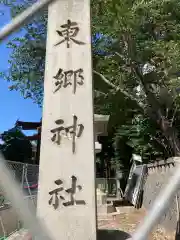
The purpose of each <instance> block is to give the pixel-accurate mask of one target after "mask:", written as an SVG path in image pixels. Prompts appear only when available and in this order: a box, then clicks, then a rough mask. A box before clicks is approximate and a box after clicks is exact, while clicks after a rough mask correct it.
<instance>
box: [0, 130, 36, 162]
mask: <svg viewBox="0 0 180 240" xmlns="http://www.w3.org/2000/svg"><path fill="white" fill-rule="evenodd" d="M0 139H1V140H2V142H3V144H1V146H0V150H1V152H2V153H3V155H4V157H5V159H6V160H10V161H17V162H23V163H32V145H31V142H30V141H29V140H27V139H26V136H25V135H24V134H23V133H22V131H21V130H20V129H19V128H18V127H14V128H11V129H9V130H8V131H5V132H3V133H2V134H1V135H0Z"/></svg>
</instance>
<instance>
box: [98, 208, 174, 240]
mask: <svg viewBox="0 0 180 240" xmlns="http://www.w3.org/2000/svg"><path fill="white" fill-rule="evenodd" d="M145 215H146V213H145V211H144V210H143V209H140V210H136V209H134V208H133V209H132V210H131V211H130V212H123V213H121V214H119V215H117V216H116V217H115V218H114V219H112V218H110V219H108V220H99V221H98V228H99V229H114V230H121V231H123V232H126V233H129V234H132V233H133V232H134V231H135V229H136V228H137V225H138V224H139V223H140V222H141V221H142V220H143V218H144V216H145ZM148 240H175V233H169V232H166V231H165V230H164V229H163V228H161V227H160V226H158V227H157V228H156V229H154V231H152V233H151V235H150V236H149V238H148Z"/></svg>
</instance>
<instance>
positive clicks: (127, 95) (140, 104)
mask: <svg viewBox="0 0 180 240" xmlns="http://www.w3.org/2000/svg"><path fill="white" fill-rule="evenodd" d="M93 72H94V73H95V74H96V75H98V76H99V77H101V79H102V80H103V81H104V82H105V83H106V84H107V85H108V86H109V87H111V88H113V89H114V90H115V91H116V93H117V92H120V93H122V94H123V95H124V96H125V97H127V98H128V99H130V100H132V101H133V102H136V104H137V105H138V106H139V107H140V108H141V109H142V110H143V111H144V104H142V103H140V102H139V101H138V100H137V99H136V98H135V97H133V96H132V95H130V94H129V93H128V92H126V91H124V90H123V89H121V88H120V87H117V86H116V85H115V84H113V83H111V82H110V81H109V80H108V79H107V78H106V77H105V76H104V75H103V74H101V73H99V72H97V71H95V70H93Z"/></svg>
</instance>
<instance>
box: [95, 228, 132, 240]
mask: <svg viewBox="0 0 180 240" xmlns="http://www.w3.org/2000/svg"><path fill="white" fill-rule="evenodd" d="M130 237H131V236H130V235H129V234H128V233H126V232H123V231H119V230H105V229H103V230H101V229H100V230H98V232H97V240H125V239H129V238H130Z"/></svg>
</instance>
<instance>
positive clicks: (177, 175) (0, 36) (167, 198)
mask: <svg viewBox="0 0 180 240" xmlns="http://www.w3.org/2000/svg"><path fill="white" fill-rule="evenodd" d="M59 1H61V0H59ZM52 2H53V0H41V1H38V2H36V3H35V4H33V5H32V6H31V7H30V8H28V9H27V10H25V11H24V12H23V13H22V14H20V15H19V16H17V17H16V18H15V19H14V20H12V22H11V23H10V24H8V25H7V26H5V27H4V28H3V29H2V30H1V31H0V41H2V40H4V39H5V38H6V37H8V36H9V35H10V34H11V33H12V32H14V31H15V30H17V29H19V28H20V27H21V26H22V25H23V24H24V23H26V22H27V21H28V20H30V19H31V18H33V17H34V15H35V14H37V13H38V12H39V11H40V10H41V9H42V8H44V7H45V6H47V5H48V4H50V3H52ZM1 167H2V168H3V165H2V166H1ZM3 170H5V168H4V169H3ZM3 170H2V169H1V176H0V178H1V180H2V182H3V179H2V176H3V177H4V178H5V177H6V176H5V175H3V172H2V171H3ZM18 171H21V172H23V171H24V170H23V167H22V169H21V170H18ZM16 173H17V170H14V174H15V177H17V178H20V177H22V176H24V175H23V174H22V173H18V174H17V175H16ZM7 174H8V172H7ZM8 176H9V179H10V178H11V177H10V175H8ZM9 179H8V178H6V183H7V182H8V181H9ZM23 182H24V180H23ZM179 183H180V166H179V167H177V169H176V171H175V172H174V175H173V176H172V177H171V179H170V180H169V183H168V184H167V186H166V187H165V189H163V191H162V192H161V193H160V195H159V197H157V199H156V201H155V202H154V205H153V206H152V209H151V211H149V214H148V216H146V218H145V219H144V220H143V223H142V224H141V225H140V226H139V227H138V229H137V230H136V231H135V233H134V234H133V236H132V238H133V239H134V240H143V239H147V236H148V234H149V233H150V231H151V229H152V228H153V227H154V226H155V225H156V224H157V223H158V221H159V219H160V217H161V216H162V215H163V213H164V211H165V210H166V208H167V206H168V204H169V203H170V202H171V199H172V198H173V197H174V194H175V193H176V192H177V190H178V188H179ZM2 184H3V183H2ZM4 185H5V183H4ZM14 187H15V185H14ZM16 190H17V191H18V188H17V189H16ZM11 191H12V190H11ZM8 193H9V195H11V193H10V191H9V192H8ZM18 194H19V195H20V193H18ZM11 196H14V195H11ZM13 199H14V200H13V201H14V202H15V199H16V200H17V199H18V197H17V198H15V196H14V198H13ZM16 205H18V201H16ZM23 211H26V208H25V207H24V208H23ZM26 213H27V214H28V213H29V212H26ZM21 214H22V212H21ZM30 217H32V215H30V213H29V218H30ZM24 218H27V217H25V215H24ZM32 219H33V217H32V218H31V220H32ZM25 220H26V222H27V223H28V218H27V219H25ZM32 221H33V220H32ZM29 224H30V223H29ZM38 228H39V226H38V227H37V228H35V225H34V228H33V229H32V230H33V231H34V232H33V231H32V232H33V233H34V234H36V235H38V236H39V234H40V233H39V232H40V230H39V229H38ZM36 235H35V236H36ZM47 236H48V234H47ZM42 239H43V238H42Z"/></svg>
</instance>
